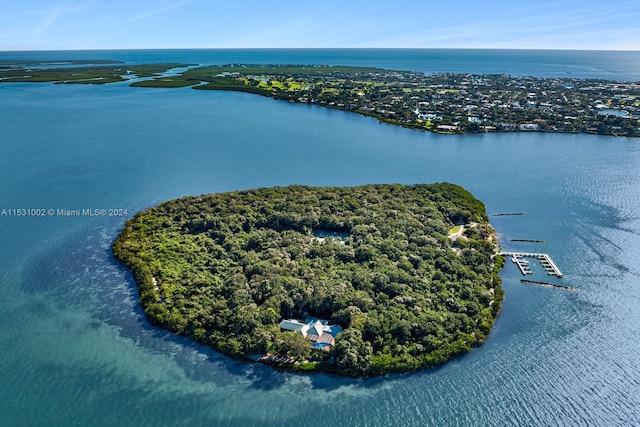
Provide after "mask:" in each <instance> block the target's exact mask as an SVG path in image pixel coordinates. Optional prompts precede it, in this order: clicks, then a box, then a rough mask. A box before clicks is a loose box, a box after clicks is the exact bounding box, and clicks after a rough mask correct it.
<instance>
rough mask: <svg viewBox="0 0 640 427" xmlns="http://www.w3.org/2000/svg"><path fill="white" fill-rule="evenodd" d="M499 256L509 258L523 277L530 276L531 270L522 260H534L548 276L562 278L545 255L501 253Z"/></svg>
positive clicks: (549, 258) (558, 270)
mask: <svg viewBox="0 0 640 427" xmlns="http://www.w3.org/2000/svg"><path fill="white" fill-rule="evenodd" d="M500 255H502V256H505V257H509V256H510V257H511V260H512V261H513V262H514V263H516V264H518V267H519V268H520V271H521V272H522V274H523V275H527V274H531V270H530V269H529V267H528V263H527V264H523V261H524V260H523V259H522V258H536V259H537V260H539V261H540V264H542V267H543V268H544V270H545V271H546V272H547V274H548V275H550V276H557V277H562V272H561V271H560V269H559V268H558V266H557V265H556V264H555V263H554V262H553V260H552V259H551V257H550V256H549V255H547V254H541V253H531V252H502V253H501V254H500ZM523 265H524V266H526V267H527V268H523Z"/></svg>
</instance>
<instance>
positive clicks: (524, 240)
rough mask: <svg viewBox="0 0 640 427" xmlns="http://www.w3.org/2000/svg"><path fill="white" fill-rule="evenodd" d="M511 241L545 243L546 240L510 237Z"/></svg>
mask: <svg viewBox="0 0 640 427" xmlns="http://www.w3.org/2000/svg"><path fill="white" fill-rule="evenodd" d="M509 241H510V242H527V243H544V242H545V241H544V240H537V239H509Z"/></svg>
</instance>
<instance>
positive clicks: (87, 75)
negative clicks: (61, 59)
mask: <svg viewBox="0 0 640 427" xmlns="http://www.w3.org/2000/svg"><path fill="white" fill-rule="evenodd" d="M94 62H96V61H94ZM79 63H82V62H79ZM187 65H188V64H176V63H167V64H146V65H116V66H106V65H105V66H102V65H101V66H82V67H70V68H67V67H61V68H33V69H30V68H28V67H27V66H24V67H17V68H10V69H8V70H1V71H0V82H7V83H11V82H36V83H43V82H53V83H67V84H105V83H115V82H122V81H125V80H126V79H125V78H124V77H123V76H125V75H132V76H136V77H153V76H156V75H158V74H160V73H164V72H166V71H169V70H171V69H173V68H178V67H185V66H187Z"/></svg>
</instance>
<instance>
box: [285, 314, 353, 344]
mask: <svg viewBox="0 0 640 427" xmlns="http://www.w3.org/2000/svg"><path fill="white" fill-rule="evenodd" d="M280 330H281V331H291V332H294V333H298V334H300V335H302V336H303V337H305V338H307V339H308V340H309V341H311V345H312V346H313V347H315V348H320V349H323V350H328V349H329V348H330V347H331V346H332V345H334V344H335V338H336V336H337V335H338V334H339V333H340V332H342V328H341V327H340V326H338V325H330V324H329V322H328V321H327V320H321V319H315V318H308V319H307V320H306V321H305V322H304V323H302V322H300V321H298V320H296V319H285V320H283V321H282V322H280Z"/></svg>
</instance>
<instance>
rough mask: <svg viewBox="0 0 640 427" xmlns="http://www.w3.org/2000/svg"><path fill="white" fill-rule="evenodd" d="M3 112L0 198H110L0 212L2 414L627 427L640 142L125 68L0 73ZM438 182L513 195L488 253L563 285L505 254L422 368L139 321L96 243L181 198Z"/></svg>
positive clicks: (634, 402)
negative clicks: (311, 369)
mask: <svg viewBox="0 0 640 427" xmlns="http://www.w3.org/2000/svg"><path fill="white" fill-rule="evenodd" d="M0 111H1V112H2V114H0V152H1V153H2V156H0V211H1V210H2V209H45V210H47V211H48V210H49V209H54V210H55V211H56V212H57V210H58V209H63V210H81V211H82V210H83V209H93V210H96V209H97V210H100V209H105V210H106V211H107V212H108V211H109V210H111V209H117V210H118V211H114V212H117V215H115V216H108V215H107V216H82V215H80V216H59V215H52V216H49V215H47V216H44V217H33V216H26V217H25V216H16V215H4V216H1V217H0V291H1V294H0V295H1V298H0V324H1V325H2V327H1V328H0V379H1V380H2V381H1V382H0V402H2V403H1V404H0V420H2V422H1V423H0V424H3V425H11V426H13V425H16V426H22V425H25V426H28V425H90V426H94V425H95V426H103V425H104V426H107V425H108V426H111V425H122V426H125V425H132V426H134V425H135V426H137V425H156V426H162V425H194V426H200V425H243V426H245V425H246V426H253V425H255V426H262V425H279V426H280V425H282V426H288V425H290V426H321V425H322V426H325V425H367V426H389V425H399V426H407V425H500V426H502V425H637V424H640V341H638V336H639V334H640V287H639V282H640V279H639V278H640V268H639V267H638V262H639V261H640V214H639V213H640V169H639V167H638V165H640V141H638V140H636V139H627V138H615V137H597V136H590V135H560V134H540V133H518V134H487V135H465V136H445V135H435V134H430V133H423V132H417V131H412V130H408V129H402V128H397V127H393V126H389V125H381V124H379V123H378V122H376V121H375V120H373V119H369V118H365V117H362V116H358V115H353V114H349V113H345V112H340V111H334V110H328V109H323V108H320V107H314V106H306V105H297V104H290V103H285V102H279V101H274V100H271V99H267V98H262V97H259V96H255V95H249V94H241V93H230V92H209V91H194V90H191V89H134V88H129V87H128V86H126V84H112V85H106V86H72V85H69V86H67V85H51V84H11V85H9V84H6V85H0ZM439 181H449V182H453V183H456V184H459V185H462V186H464V187H465V188H467V189H468V190H469V191H471V192H472V193H473V194H474V195H475V196H476V197H478V198H479V199H481V200H482V201H484V202H485V204H486V205H487V210H488V213H490V214H491V213H498V212H519V211H525V212H526V213H527V214H526V215H525V216H498V217H492V219H491V222H492V224H493V226H494V227H495V228H496V230H497V231H498V233H499V236H500V239H501V243H502V245H503V247H504V248H505V250H523V251H524V250H527V251H528V250H534V251H540V252H546V253H549V254H550V255H551V256H552V258H553V260H554V261H555V262H556V264H558V266H559V267H560V269H561V270H562V272H563V273H564V278H563V279H562V281H561V283H563V284H566V285H569V286H575V287H578V288H580V290H579V291H578V292H564V291H562V290H558V289H552V288H546V287H538V286H533V285H525V284H521V283H520V282H519V279H520V278H521V277H522V276H521V275H520V272H519V271H518V270H517V268H516V267H515V265H513V264H512V263H511V262H507V265H506V266H505V268H504V269H503V271H502V274H501V275H502V277H503V286H504V289H505V291H506V295H505V300H504V305H503V311H502V313H501V314H500V315H499V317H498V319H497V322H496V324H495V326H494V329H493V331H492V333H491V335H490V337H489V339H488V340H487V342H486V343H485V344H484V345H483V346H481V347H480V348H478V349H475V350H473V351H472V352H471V353H469V354H467V355H465V356H463V357H460V358H458V359H455V360H454V361H452V362H450V363H448V364H446V365H444V366H442V367H439V368H437V369H432V370H425V371H421V372H418V373H413V374H406V375H400V376H391V377H386V378H379V379H374V380H352V379H341V378H333V377H329V376H325V375H313V376H309V375H299V374H291V373H283V372H278V371H275V370H273V369H271V368H269V367H266V366H263V365H259V364H249V363H244V362H237V361H233V360H230V359H228V358H226V357H224V356H221V355H219V354H218V353H216V352H215V351H213V350H210V349H208V348H205V347H202V346H199V345H196V344H193V343H191V342H190V341H189V340H187V339H184V338H180V337H176V336H173V335H171V334H168V333H166V332H165V331H163V330H159V329H156V328H153V327H151V326H150V325H149V324H148V323H147V322H146V321H145V319H144V316H143V314H142V312H141V310H140V309H139V307H138V305H137V289H136V287H135V283H134V282H133V280H132V277H131V275H130V274H129V272H128V271H127V270H126V269H125V268H124V267H122V266H121V265H119V264H118V263H117V262H116V261H115V260H114V259H113V258H112V256H111V252H110V244H111V242H112V241H113V239H114V238H115V237H116V236H117V235H118V232H119V231H120V229H121V227H122V225H123V224H124V221H125V220H126V219H127V218H129V217H130V216H131V215H132V214H133V213H135V212H137V211H138V210H141V209H144V208H146V207H149V206H152V205H155V204H157V203H160V202H162V201H164V200H167V199H171V198H175V197H180V196H183V195H197V194H202V193H209V192H218V191H230V190H235V189H245V188H255V187H266V186H273V185H287V184H307V185H314V186H316V185H318V186H319V185H357V184H365V183H392V182H400V183H406V184H410V183H421V182H439ZM121 210H126V211H127V213H126V214H124V215H122V216H121V214H122V211H121ZM511 238H515V239H518V238H531V239H541V240H545V241H546V243H544V244H532V243H521V242H511V241H510V240H509V239H511ZM534 272H535V274H534V275H533V277H532V278H533V279H534V280H536V279H537V280H548V279H547V276H546V275H545V274H544V272H542V270H541V269H536V268H534Z"/></svg>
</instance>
